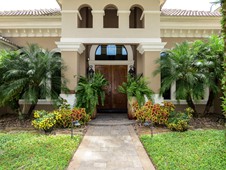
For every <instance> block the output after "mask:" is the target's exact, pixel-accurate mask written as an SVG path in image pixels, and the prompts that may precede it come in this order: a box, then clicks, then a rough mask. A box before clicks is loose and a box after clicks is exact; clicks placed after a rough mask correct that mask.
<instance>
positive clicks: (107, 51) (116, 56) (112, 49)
mask: <svg viewBox="0 0 226 170" xmlns="http://www.w3.org/2000/svg"><path fill="white" fill-rule="evenodd" d="M127 59H128V55H127V50H126V48H125V47H124V46H123V45H100V46H98V47H97V49H96V54H95V60H127Z"/></svg>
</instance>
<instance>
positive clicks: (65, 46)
mask: <svg viewBox="0 0 226 170" xmlns="http://www.w3.org/2000/svg"><path fill="white" fill-rule="evenodd" d="M56 44H57V47H58V48H59V49H60V51H76V52H78V53H79V54H82V53H83V51H84V50H85V46H84V45H83V44H82V43H78V42H62V41H61V42H56Z"/></svg>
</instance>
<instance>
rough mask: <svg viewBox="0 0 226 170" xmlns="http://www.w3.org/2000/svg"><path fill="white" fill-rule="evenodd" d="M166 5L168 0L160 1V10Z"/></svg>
mask: <svg viewBox="0 0 226 170" xmlns="http://www.w3.org/2000/svg"><path fill="white" fill-rule="evenodd" d="M165 3H166V0H160V9H162V6H163V5H164V4H165Z"/></svg>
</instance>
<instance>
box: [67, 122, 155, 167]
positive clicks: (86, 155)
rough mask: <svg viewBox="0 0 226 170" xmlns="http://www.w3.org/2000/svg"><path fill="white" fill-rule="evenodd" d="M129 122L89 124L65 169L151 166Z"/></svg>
mask: <svg viewBox="0 0 226 170" xmlns="http://www.w3.org/2000/svg"><path fill="white" fill-rule="evenodd" d="M154 169H155V168H154V166H153V165H152V163H151V161H150V159H149V157H148V155H147V154H146V152H145V150H144V148H143V146H142V144H141V143H140V141H139V139H138V137H137V135H136V133H135V131H134V129H133V127H132V125H114V126H112V125H109V126H89V128H88V130H87V133H86V134H85V136H84V138H83V140H82V143H81V144H80V146H79V148H78V150H77V151H76V153H75V154H74V156H73V158H72V160H71V162H70V164H69V167H68V170H154Z"/></svg>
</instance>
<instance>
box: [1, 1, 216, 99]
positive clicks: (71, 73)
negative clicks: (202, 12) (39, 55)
mask: <svg viewBox="0 0 226 170" xmlns="http://www.w3.org/2000/svg"><path fill="white" fill-rule="evenodd" d="M58 2H59V4H60V6H61V14H60V15H53V16H52V15H49V16H48V15H47V16H16V17H15V16H0V23H1V25H0V35H2V36H4V37H7V38H8V39H9V40H10V41H12V42H13V43H15V44H17V45H18V46H25V45H26V44H27V43H37V44H39V45H40V46H42V47H43V48H46V49H49V50H56V51H58V52H61V57H62V59H63V61H64V63H65V65H66V67H67V69H66V71H65V72H64V75H65V76H66V79H67V80H68V87H69V89H70V91H71V92H72V93H73V92H74V89H75V88H76V85H77V79H78V77H79V76H80V75H83V76H85V75H86V70H87V67H88V66H89V65H93V66H95V65H120V64H121V65H127V66H128V70H129V67H130V66H132V65H133V66H134V67H135V68H136V71H137V73H143V75H144V76H145V77H148V78H149V82H150V87H151V89H152V90H153V91H154V92H155V93H156V98H157V96H158V92H159V88H160V85H161V82H160V81H161V80H160V75H157V76H153V74H152V73H153V71H154V70H155V69H156V68H157V67H158V65H156V60H157V59H159V58H160V53H161V51H162V50H163V49H164V48H172V47H173V46H174V45H175V43H180V42H182V41H185V40H187V41H192V40H195V39H200V38H206V37H208V36H209V35H211V34H219V32H220V17H208V16H206V17H202V16H197V17H188V16H164V15H161V6H162V4H163V2H164V1H163V0H151V1H150V0H149V1H147V0H98V1H94V0H76V1H75V0H59V1H58ZM135 8H136V9H138V10H137V11H136V12H137V13H138V14H141V15H139V20H138V21H135V20H136V19H135V20H134V21H133V23H134V22H137V24H138V25H139V26H137V28H136V26H135V27H131V23H130V22H131V18H130V17H131V15H132V13H133V12H134V10H135ZM82 9H84V10H87V12H90V14H89V15H86V14H85V13H86V12H84V11H82ZM114 11H116V13H114ZM139 11H141V12H139ZM105 17H106V18H105ZM108 17H109V18H108ZM85 20H87V23H85ZM141 21H142V23H141ZM138 22H140V23H138ZM112 23H115V24H113V25H114V26H112V27H114V28H109V27H111V25H112ZM135 25H136V24H135ZM84 27H86V28H84ZM110 44H115V45H123V46H125V48H126V50H127V52H128V53H129V56H130V57H128V60H127V61H95V58H93V56H94V55H95V52H96V48H97V47H98V45H110ZM94 68H95V67H94ZM72 95H73V94H72ZM158 100H159V99H158Z"/></svg>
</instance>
